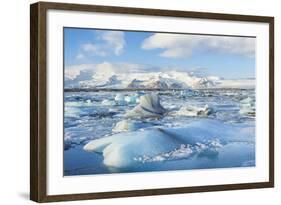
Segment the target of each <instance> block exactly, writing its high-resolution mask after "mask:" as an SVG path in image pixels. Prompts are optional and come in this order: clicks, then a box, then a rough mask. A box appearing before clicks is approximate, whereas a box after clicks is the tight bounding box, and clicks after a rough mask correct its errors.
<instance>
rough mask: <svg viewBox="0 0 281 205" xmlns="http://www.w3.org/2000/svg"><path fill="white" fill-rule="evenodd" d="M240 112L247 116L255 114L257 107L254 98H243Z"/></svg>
mask: <svg viewBox="0 0 281 205" xmlns="http://www.w3.org/2000/svg"><path fill="white" fill-rule="evenodd" d="M239 113H240V114H242V115H247V116H255V113H256V108H255V101H254V99H253V98H250V97H247V98H245V99H243V100H241V101H240V111H239Z"/></svg>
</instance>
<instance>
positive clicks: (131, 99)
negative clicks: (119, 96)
mask: <svg viewBox="0 0 281 205" xmlns="http://www.w3.org/2000/svg"><path fill="white" fill-rule="evenodd" d="M136 100H137V96H135V95H131V96H126V97H125V101H126V102H127V103H128V104H136Z"/></svg>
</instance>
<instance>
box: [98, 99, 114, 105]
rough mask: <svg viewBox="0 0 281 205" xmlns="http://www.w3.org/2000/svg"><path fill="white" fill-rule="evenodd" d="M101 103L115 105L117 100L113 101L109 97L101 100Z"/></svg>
mask: <svg viewBox="0 0 281 205" xmlns="http://www.w3.org/2000/svg"><path fill="white" fill-rule="evenodd" d="M101 104H102V105H106V106H114V105H116V102H115V101H112V100H107V99H105V100H103V101H102V102H101Z"/></svg>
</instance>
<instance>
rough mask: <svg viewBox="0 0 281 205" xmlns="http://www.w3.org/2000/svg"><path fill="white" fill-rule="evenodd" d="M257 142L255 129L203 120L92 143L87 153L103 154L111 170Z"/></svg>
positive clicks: (126, 133)
mask: <svg viewBox="0 0 281 205" xmlns="http://www.w3.org/2000/svg"><path fill="white" fill-rule="evenodd" d="M254 142H255V139H254V127H249V126H243V125H230V124H225V123H223V122H221V121H218V120H209V119H200V120H196V121H193V122H191V123H189V124H187V125H186V126H184V127H173V128H166V127H161V126H156V127H150V128H145V129H140V130H136V131H128V132H121V133H117V134H113V135H111V136H109V137H104V138H100V139H95V140H92V141H90V142H89V143H88V144H86V145H85V146H84V150H86V151H89V152H97V153H101V154H102V155H103V158H104V161H103V163H104V164H105V165H106V166H108V167H116V168H130V167H134V166H138V164H139V163H144V162H150V161H165V160H170V159H180V158H181V157H182V158H187V157H189V156H192V155H194V154H197V155H199V154H204V153H205V154H206V153H207V154H211V153H214V152H219V149H220V147H222V146H225V145H227V144H230V143H246V144H254Z"/></svg>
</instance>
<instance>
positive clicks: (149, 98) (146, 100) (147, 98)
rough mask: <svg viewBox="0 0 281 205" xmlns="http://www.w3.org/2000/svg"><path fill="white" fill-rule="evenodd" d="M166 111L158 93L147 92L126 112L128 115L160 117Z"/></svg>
mask: <svg viewBox="0 0 281 205" xmlns="http://www.w3.org/2000/svg"><path fill="white" fill-rule="evenodd" d="M165 113H166V110H165V108H163V107H162V105H161V103H160V98H159V96H158V95H157V94H147V95H143V96H141V97H140V102H139V104H138V105H137V106H136V107H134V108H133V109H132V110H130V111H128V112H127V113H126V117H137V118H150V117H151V118H159V117H161V116H163V115H164V114H165Z"/></svg>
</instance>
